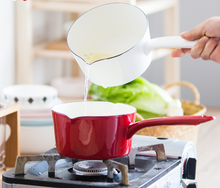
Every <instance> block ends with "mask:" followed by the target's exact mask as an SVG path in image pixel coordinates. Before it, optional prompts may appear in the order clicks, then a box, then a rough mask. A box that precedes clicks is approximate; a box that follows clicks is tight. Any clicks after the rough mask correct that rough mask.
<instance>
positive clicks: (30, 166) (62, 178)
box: [3, 155, 180, 188]
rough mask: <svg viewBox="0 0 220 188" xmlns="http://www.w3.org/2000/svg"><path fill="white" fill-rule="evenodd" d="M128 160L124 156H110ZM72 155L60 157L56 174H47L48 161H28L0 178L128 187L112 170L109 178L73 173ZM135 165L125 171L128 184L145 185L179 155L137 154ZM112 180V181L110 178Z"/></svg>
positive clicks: (85, 186)
mask: <svg viewBox="0 0 220 188" xmlns="http://www.w3.org/2000/svg"><path fill="white" fill-rule="evenodd" d="M112 160H114V161H118V162H120V163H123V164H127V162H128V159H127V157H121V158H117V159H112ZM73 161H74V160H73V159H68V158H67V159H61V160H59V161H58V162H57V164H56V167H55V168H56V171H55V174H56V175H55V177H54V178H50V177H48V164H47V162H46V161H41V162H34V161H32V162H28V163H27V164H26V165H25V174H23V175H16V176H15V175H14V174H13V173H14V169H11V170H9V171H7V172H5V173H4V174H3V182H5V183H8V184H20V185H35V186H39V187H62V188H70V187H71V188H73V187H77V188H89V187H120V188H124V187H128V186H125V185H121V173H120V171H118V174H114V177H113V180H111V182H109V180H108V178H107V176H106V175H101V176H80V175H76V174H74V173H72V167H73ZM135 161H136V168H135V169H130V170H129V173H128V177H129V183H130V186H129V188H133V187H148V186H150V185H152V184H153V183H154V182H156V181H157V180H159V179H160V178H162V177H163V176H164V175H166V174H167V173H168V172H170V171H171V170H172V169H174V168H175V167H177V166H178V165H179V164H180V159H174V158H167V160H166V161H159V162H158V161H157V160H156V157H155V156H146V155H137V156H136V159H135ZM112 181H113V182H112Z"/></svg>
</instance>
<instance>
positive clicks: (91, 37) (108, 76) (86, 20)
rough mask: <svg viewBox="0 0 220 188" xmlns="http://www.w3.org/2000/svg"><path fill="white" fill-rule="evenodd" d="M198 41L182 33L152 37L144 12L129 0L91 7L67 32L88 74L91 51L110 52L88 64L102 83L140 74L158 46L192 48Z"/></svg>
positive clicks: (119, 82) (92, 75)
mask: <svg viewBox="0 0 220 188" xmlns="http://www.w3.org/2000/svg"><path fill="white" fill-rule="evenodd" d="M195 43H196V41H186V40H184V39H182V38H181V37H180V36H170V37H160V38H154V39H151V38H150V31H149V23H148V19H147V16H146V15H145V13H144V12H143V11H142V10H141V9H139V8H138V7H136V6H133V5H131V4H126V3H110V4H104V5H101V6H98V7H95V8H93V9H91V10H89V11H88V12H86V13H84V14H83V15H81V16H80V17H79V18H78V19H77V20H76V21H75V22H74V23H73V24H72V26H71V27H70V29H69V32H68V35H67V44H68V46H69V49H70V51H71V52H72V53H73V55H74V57H75V59H76V61H77V63H78V64H79V66H80V68H81V69H82V71H83V72H84V74H86V75H87V68H88V63H86V61H85V59H86V56H88V54H91V53H106V54H109V55H111V57H108V58H103V59H99V60H97V61H94V62H93V63H91V64H90V65H89V75H87V76H88V77H89V80H90V81H91V82H93V83H95V84H97V85H101V86H103V87H109V86H118V85H122V84H125V83H128V82H130V81H132V80H134V79H136V78H137V77H139V76H141V75H142V74H143V73H144V72H145V70H146V69H147V68H148V66H149V65H150V63H151V60H152V53H151V52H152V50H154V49H156V48H192V47H193V46H194V45H195Z"/></svg>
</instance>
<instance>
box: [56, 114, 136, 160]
mask: <svg viewBox="0 0 220 188" xmlns="http://www.w3.org/2000/svg"><path fill="white" fill-rule="evenodd" d="M52 113H53V121H54V130H55V139H56V148H57V152H58V153H59V154H60V155H63V156H66V157H70V158H77V159H110V158H117V157H122V156H125V155H128V154H129V152H130V149H131V143H132V137H131V138H130V139H127V131H128V126H129V125H130V124H132V123H134V121H135V112H134V113H130V114H126V115H118V116H101V117H100V116H98V117H96V116H92V117H90V116H87V117H77V118H73V119H70V118H69V117H67V116H66V115H64V114H61V113H58V112H55V111H52Z"/></svg>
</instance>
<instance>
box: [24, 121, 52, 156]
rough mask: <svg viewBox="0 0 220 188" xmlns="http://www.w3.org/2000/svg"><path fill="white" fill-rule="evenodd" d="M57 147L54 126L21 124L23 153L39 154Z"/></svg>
mask: <svg viewBox="0 0 220 188" xmlns="http://www.w3.org/2000/svg"><path fill="white" fill-rule="evenodd" d="M54 147H55V136H54V126H53V125H50V126H40V127H37V126H36V127H34V126H21V127H20V149H21V155H35V154H36V155H39V154H41V153H44V152H46V151H48V150H50V149H52V148H54Z"/></svg>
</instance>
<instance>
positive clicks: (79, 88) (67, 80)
mask: <svg viewBox="0 0 220 188" xmlns="http://www.w3.org/2000/svg"><path fill="white" fill-rule="evenodd" d="M51 85H52V86H53V87H54V88H56V89H57V91H58V96H60V97H73V98H84V89H85V88H84V87H85V78H84V77H83V78H81V77H79V78H78V77H61V78H55V79H53V80H52V82H51ZM88 85H89V87H90V85H91V82H89V84H88Z"/></svg>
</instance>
